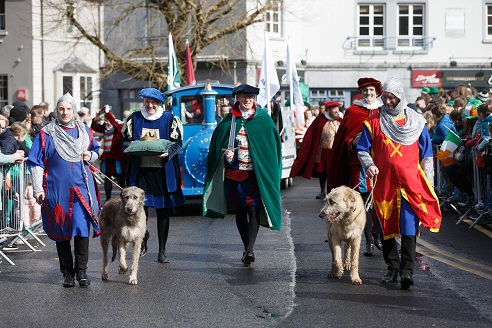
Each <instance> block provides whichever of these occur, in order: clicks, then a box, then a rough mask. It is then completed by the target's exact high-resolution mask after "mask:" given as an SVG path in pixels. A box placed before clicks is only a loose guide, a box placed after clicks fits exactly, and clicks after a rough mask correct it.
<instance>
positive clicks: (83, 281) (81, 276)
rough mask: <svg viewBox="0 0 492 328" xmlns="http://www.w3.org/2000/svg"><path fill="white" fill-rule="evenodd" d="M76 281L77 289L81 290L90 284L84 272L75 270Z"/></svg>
mask: <svg viewBox="0 0 492 328" xmlns="http://www.w3.org/2000/svg"><path fill="white" fill-rule="evenodd" d="M72 279H73V278H72ZM77 281H78V282H79V287H81V288H85V287H87V286H89V285H90V284H91V281H90V280H89V278H87V274H86V273H85V270H77Z"/></svg>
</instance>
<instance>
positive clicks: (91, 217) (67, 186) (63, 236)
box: [27, 93, 100, 287]
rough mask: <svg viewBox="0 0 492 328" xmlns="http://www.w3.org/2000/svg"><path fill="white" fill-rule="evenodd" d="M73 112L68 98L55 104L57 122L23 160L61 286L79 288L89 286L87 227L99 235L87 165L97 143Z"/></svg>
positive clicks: (95, 193)
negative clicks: (53, 251) (50, 242)
mask: <svg viewBox="0 0 492 328" xmlns="http://www.w3.org/2000/svg"><path fill="white" fill-rule="evenodd" d="M76 111H77V103H76V101H75V99H74V98H73V97H72V96H71V95H70V94H69V93H66V94H65V95H63V96H62V97H60V99H58V101H57V104H56V115H57V117H56V119H54V120H53V121H51V122H50V123H48V124H47V125H45V126H44V127H43V128H42V129H41V131H40V132H39V134H38V135H37V136H36V138H35V139H34V142H33V145H32V148H31V151H30V153H29V157H28V161H27V165H28V167H29V169H30V170H31V174H32V179H33V189H34V197H35V198H36V201H37V202H38V203H39V204H41V215H42V219H43V228H44V230H45V232H46V234H47V235H48V237H49V238H51V239H52V240H54V241H55V242H56V250H57V252H58V258H59V262H60V271H61V272H62V274H63V287H74V286H75V280H74V276H76V277H77V280H78V282H79V286H80V287H87V286H88V285H89V284H90V280H89V279H88V278H87V275H86V269H87V262H88V260H89V235H90V226H91V225H92V227H93V229H94V236H97V235H99V234H100V230H99V226H98V224H97V217H98V215H99V196H100V195H99V190H98V188H97V184H96V183H95V181H94V178H93V176H92V173H91V171H90V169H89V166H88V164H87V162H93V161H95V160H96V159H97V158H98V156H99V144H98V143H97V141H96V140H95V139H94V136H93V132H92V130H91V129H90V128H89V127H87V126H86V125H85V124H83V123H81V122H79V121H77V120H75V118H74V113H75V112H76ZM72 238H73V239H74V242H73V244H74V255H75V256H73V255H72V249H71V240H72ZM74 257H75V261H74Z"/></svg>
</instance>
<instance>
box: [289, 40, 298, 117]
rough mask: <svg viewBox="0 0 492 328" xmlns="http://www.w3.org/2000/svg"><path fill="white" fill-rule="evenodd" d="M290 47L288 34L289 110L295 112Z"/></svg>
mask: <svg viewBox="0 0 492 328" xmlns="http://www.w3.org/2000/svg"><path fill="white" fill-rule="evenodd" d="M290 51H291V49H290V35H289V36H288V37H287V56H289V60H288V63H287V64H288V65H289V66H290V67H289V74H290V76H289V93H290V95H289V97H290V99H289V100H290V111H291V112H292V111H294V112H295V108H296V107H295V105H294V82H293V80H292V56H291V53H290ZM294 123H295V126H297V119H295V120H294Z"/></svg>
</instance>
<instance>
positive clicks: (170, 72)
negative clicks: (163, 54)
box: [166, 33, 181, 91]
mask: <svg viewBox="0 0 492 328" xmlns="http://www.w3.org/2000/svg"><path fill="white" fill-rule="evenodd" d="M180 83H181V74H180V72H179V65H178V59H177V58H176V51H175V50H174V43H173V36H172V35H171V33H169V64H168V66H167V88H166V89H167V90H168V91H169V90H174V89H177V88H179V87H180Z"/></svg>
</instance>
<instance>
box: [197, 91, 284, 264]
mask: <svg viewBox="0 0 492 328" xmlns="http://www.w3.org/2000/svg"><path fill="white" fill-rule="evenodd" d="M258 93H259V89H258V88H255V87H252V86H250V85H247V84H242V85H239V86H237V87H236V88H234V89H233V92H232V95H233V96H235V97H236V103H235V104H234V106H233V107H232V110H231V112H230V113H229V114H227V115H226V116H225V117H224V118H223V119H222V121H221V122H220V123H219V124H218V125H217V128H216V129H215V130H214V133H213V135H212V139H211V142H210V149H209V153H208V157H207V174H206V176H205V188H204V193H203V215H204V216H208V217H212V218H223V217H224V215H225V213H226V212H227V209H228V208H234V209H235V211H236V226H237V229H238V231H239V235H240V236H241V240H242V242H243V245H244V252H243V255H242V258H241V261H242V262H243V263H244V264H245V265H250V264H251V263H252V262H254V261H255V255H254V252H253V248H254V244H255V241H256V236H257V234H258V230H259V227H260V225H262V226H265V227H268V228H270V229H272V230H280V229H281V226H282V205H281V201H280V177H281V171H282V152H281V141H280V136H279V133H278V130H277V128H276V127H275V124H274V123H273V120H272V119H271V117H270V115H268V113H267V112H266V111H265V110H264V109H260V108H257V107H256V104H255V98H256V96H257V95H258Z"/></svg>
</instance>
